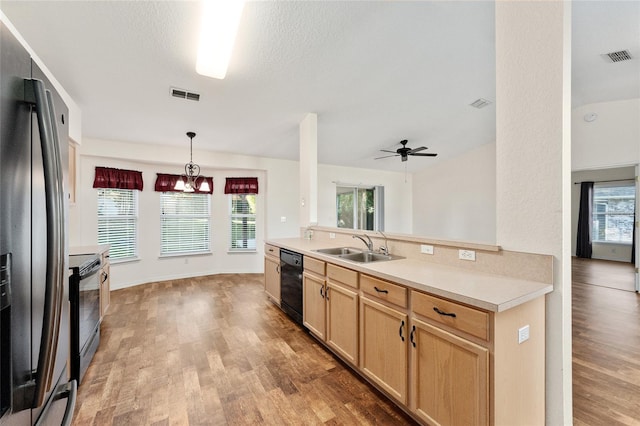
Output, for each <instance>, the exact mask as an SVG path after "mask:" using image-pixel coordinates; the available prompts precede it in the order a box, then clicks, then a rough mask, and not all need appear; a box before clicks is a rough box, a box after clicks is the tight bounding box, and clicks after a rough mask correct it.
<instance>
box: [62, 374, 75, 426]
mask: <svg viewBox="0 0 640 426" xmlns="http://www.w3.org/2000/svg"><path fill="white" fill-rule="evenodd" d="M67 385H68V386H69V388H70V389H69V390H68V391H67V392H68V393H69V397H68V399H67V409H66V410H65V412H64V417H63V418H62V424H61V425H60V426H71V420H73V410H74V409H75V408H76V396H77V394H78V383H77V382H76V381H75V380H72V381H70V382H69V383H68V384H67Z"/></svg>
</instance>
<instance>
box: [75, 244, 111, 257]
mask: <svg viewBox="0 0 640 426" xmlns="http://www.w3.org/2000/svg"><path fill="white" fill-rule="evenodd" d="M109 247H111V246H110V245H109V244H100V245H95V246H71V247H69V255H70V256H73V255H76V254H102V253H104V252H105V251H107V250H109Z"/></svg>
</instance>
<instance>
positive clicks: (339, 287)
mask: <svg viewBox="0 0 640 426" xmlns="http://www.w3.org/2000/svg"><path fill="white" fill-rule="evenodd" d="M335 268H340V267H339V266H335V265H327V276H328V278H327V290H326V300H327V345H329V347H331V348H332V349H333V350H335V351H336V352H337V353H338V354H339V355H341V356H342V357H343V358H344V359H345V360H347V361H349V362H351V363H352V364H354V365H357V364H358V293H357V290H356V289H357V287H358V273H357V272H355V271H350V270H345V271H339V272H337V271H336V270H335ZM340 269H345V268H340ZM330 272H331V274H330ZM336 272H337V273H336ZM351 273H353V274H351ZM332 277H333V278H332ZM339 279H341V280H343V281H338V280H339Z"/></svg>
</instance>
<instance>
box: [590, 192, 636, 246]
mask: <svg viewBox="0 0 640 426" xmlns="http://www.w3.org/2000/svg"><path fill="white" fill-rule="evenodd" d="M605 188H606V189H611V188H632V191H631V195H630V196H628V197H624V198H625V199H629V200H631V203H630V206H631V210H630V211H606V209H605V211H598V208H597V207H598V206H599V205H604V206H607V205H608V203H607V202H608V200H610V199H613V197H608V198H607V197H602V196H601V197H598V196H597V193H598V190H601V189H605ZM635 198H636V188H635V182H634V181H633V180H629V181H616V182H600V183H598V182H596V183H595V184H594V186H593V201H592V205H591V209H592V213H591V216H592V217H591V221H592V223H591V232H592V238H591V240H592V243H595V244H617V245H624V246H631V245H632V244H633V232H634V227H633V225H632V229H631V239H630V240H629V241H621V240H617V241H611V240H607V239H606V230H607V229H608V226H607V222H608V219H609V217H612V216H629V217H630V218H631V222H632V224H633V221H634V210H635V204H636V202H637V201H636V199H635ZM598 216H603V217H604V218H605V224H604V232H605V239H599V232H597V230H598V227H597V225H596V222H597V221H598V219H597V217H598ZM611 228H615V229H620V227H611Z"/></svg>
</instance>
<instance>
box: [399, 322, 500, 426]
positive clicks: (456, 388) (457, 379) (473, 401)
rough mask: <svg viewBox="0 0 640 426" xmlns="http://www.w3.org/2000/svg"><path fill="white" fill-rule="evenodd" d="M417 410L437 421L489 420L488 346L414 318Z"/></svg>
mask: <svg viewBox="0 0 640 426" xmlns="http://www.w3.org/2000/svg"><path fill="white" fill-rule="evenodd" d="M410 342H411V347H412V354H411V355H412V356H411V359H412V363H411V368H412V371H413V374H412V375H411V390H412V394H413V401H414V402H413V404H412V407H411V408H412V411H413V412H414V413H415V414H416V415H418V416H419V417H420V418H421V419H422V420H424V421H425V422H427V423H428V424H433V425H487V424H488V422H489V410H488V406H489V350H488V349H487V348H484V347H482V346H479V345H476V344H474V343H472V342H470V341H468V340H466V339H463V338H461V337H459V336H456V335H454V334H452V333H448V332H446V331H444V330H442V329H440V328H438V327H434V326H432V325H430V324H427V323H425V322H423V321H420V320H417V319H415V318H412V319H411V334H410Z"/></svg>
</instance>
